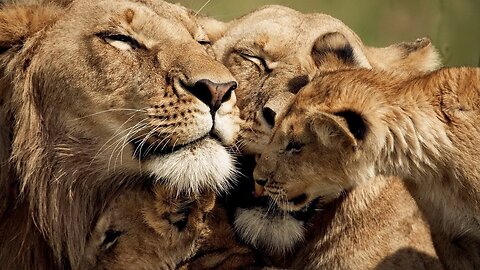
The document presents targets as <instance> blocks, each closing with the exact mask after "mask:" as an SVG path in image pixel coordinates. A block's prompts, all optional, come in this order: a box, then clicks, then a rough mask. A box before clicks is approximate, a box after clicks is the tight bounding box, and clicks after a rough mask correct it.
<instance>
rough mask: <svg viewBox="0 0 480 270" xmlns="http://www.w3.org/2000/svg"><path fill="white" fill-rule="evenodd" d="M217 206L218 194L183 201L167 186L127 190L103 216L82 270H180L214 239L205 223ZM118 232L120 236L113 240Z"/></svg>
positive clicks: (187, 198) (90, 238)
mask: <svg viewBox="0 0 480 270" xmlns="http://www.w3.org/2000/svg"><path fill="white" fill-rule="evenodd" d="M214 204H215V194H213V193H212V192H210V193H208V194H202V195H198V196H195V197H189V196H185V195H183V196H177V195H176V193H175V192H172V191H171V190H168V189H166V188H165V187H164V186H162V185H157V186H155V187H154V188H153V189H152V190H150V189H134V190H133V189H132V190H128V191H125V192H124V193H122V194H121V195H119V196H118V197H116V198H115V199H114V200H113V201H112V203H111V204H110V205H109V207H108V208H107V209H106V210H105V211H103V212H102V214H101V216H100V218H99V220H98V222H97V224H96V225H95V229H94V230H93V232H92V234H91V235H90V236H89V240H88V242H87V247H86V252H85V256H84V257H83V258H82V265H81V267H80V268H81V269H176V268H177V266H178V265H180V264H181V263H183V262H184V261H186V260H187V259H189V258H191V257H192V256H193V255H194V254H195V252H196V251H197V250H198V248H199V246H200V244H201V242H202V241H204V239H206V238H207V237H208V236H209V234H210V230H209V227H208V226H207V224H206V222H205V221H204V220H203V219H204V218H205V216H206V215H207V214H208V213H209V212H211V210H212V209H213V206H214ZM112 232H117V233H118V237H116V238H114V237H111V236H110V238H107V236H108V234H109V233H110V234H112Z"/></svg>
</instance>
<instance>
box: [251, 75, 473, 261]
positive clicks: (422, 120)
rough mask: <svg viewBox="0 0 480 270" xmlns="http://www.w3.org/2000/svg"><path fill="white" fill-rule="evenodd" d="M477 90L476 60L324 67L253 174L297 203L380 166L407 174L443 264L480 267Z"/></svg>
mask: <svg viewBox="0 0 480 270" xmlns="http://www.w3.org/2000/svg"><path fill="white" fill-rule="evenodd" d="M479 92H480V69H478V68H477V69H473V68H471V69H469V68H452V69H442V70H439V71H436V72H432V73H431V74H427V75H425V76H421V77H419V78H413V79H405V78H402V77H398V76H393V75H391V74H388V73H382V72H373V71H369V70H356V71H341V72H333V73H327V74H322V75H320V76H319V77H318V78H317V79H316V80H314V81H313V82H312V83H311V84H310V85H308V86H307V87H305V88H304V89H303V90H302V91H300V93H299V95H298V96H297V97H296V99H295V101H294V102H293V104H292V105H291V107H290V108H289V109H288V110H287V113H286V115H285V117H284V118H283V120H282V122H281V124H279V126H278V127H277V128H276V130H275V131H274V135H273V137H272V140H271V143H270V144H269V147H267V150H266V151H265V153H264V154H262V157H261V159H260V161H259V163H258V166H257V168H256V169H255V177H256V178H257V179H266V180H268V181H267V183H266V185H265V191H266V193H267V194H270V195H271V196H276V198H278V200H277V202H278V204H279V206H280V207H282V208H284V209H290V210H292V209H298V208H301V207H302V206H303V205H305V204H307V203H308V202H309V201H310V200H312V198H317V197H321V198H323V199H324V200H326V201H329V200H332V199H334V198H336V197H338V196H339V195H340V194H342V193H343V192H344V191H345V190H350V189H352V188H354V187H356V186H359V185H370V184H373V185H375V181H377V179H376V178H374V176H375V175H380V174H383V175H392V176H399V177H401V178H403V179H405V180H406V181H407V183H409V184H410V185H412V187H411V192H412V194H413V196H414V198H415V199H416V201H417V202H418V204H419V206H420V208H421V209H422V210H424V211H423V212H424V213H425V215H426V216H427V218H428V220H429V221H430V223H431V225H432V227H433V229H434V233H435V234H436V237H435V238H436V239H435V240H438V242H437V247H438V250H439V254H440V258H441V259H442V262H443V263H444V265H445V266H446V267H447V268H449V269H476V268H478V267H479V265H480V264H479V263H480V262H479V261H478V252H479V249H478V243H479V242H478V240H479V227H478V221H477V216H478V211H479V210H478V201H479V199H480V195H479V194H480V193H479V183H478V182H479V181H478V179H479V173H478V172H477V170H476V168H477V167H478V164H477V163H478V162H477V157H478V155H479V154H480V153H478V150H477V149H478V147H477V145H478V143H479V142H477V137H479V136H478V135H477V134H476V128H475V127H477V126H478V125H479V124H480V123H478V121H477V119H478V111H479V106H478V104H479V103H478V100H479ZM292 146H293V147H292ZM300 161H301V163H300ZM299 196H300V197H301V198H302V200H298V198H299ZM438 234H439V235H438Z"/></svg>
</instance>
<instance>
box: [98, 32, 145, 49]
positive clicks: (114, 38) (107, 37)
mask: <svg viewBox="0 0 480 270" xmlns="http://www.w3.org/2000/svg"><path fill="white" fill-rule="evenodd" d="M98 36H99V37H100V38H102V39H103V40H104V41H105V42H106V43H108V44H110V45H112V46H113V47H115V48H117V49H119V50H122V51H128V50H135V49H138V48H140V47H141V45H140V43H139V42H138V41H137V40H136V39H134V38H133V37H131V36H127V35H122V34H105V33H104V34H99V35H98Z"/></svg>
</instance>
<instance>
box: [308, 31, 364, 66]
mask: <svg viewBox="0 0 480 270" xmlns="http://www.w3.org/2000/svg"><path fill="white" fill-rule="evenodd" d="M355 54H356V51H355V50H354V48H353V47H352V45H351V44H350V42H349V41H348V40H347V38H346V37H345V36H344V35H343V34H341V33H339V32H330V33H327V34H324V35H322V36H320V37H319V38H317V40H315V43H314V44H313V48H312V57H313V60H314V61H315V64H316V65H317V67H318V68H319V69H320V70H324V71H330V70H337V69H340V68H347V67H366V68H368V67H367V66H364V65H362V64H361V63H360V61H358V59H357V55H355Z"/></svg>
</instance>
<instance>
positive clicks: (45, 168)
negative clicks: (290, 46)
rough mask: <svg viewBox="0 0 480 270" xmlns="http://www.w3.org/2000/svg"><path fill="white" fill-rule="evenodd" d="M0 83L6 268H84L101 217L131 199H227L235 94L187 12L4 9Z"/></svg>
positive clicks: (156, 5) (110, 5)
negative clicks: (161, 188)
mask: <svg viewBox="0 0 480 270" xmlns="http://www.w3.org/2000/svg"><path fill="white" fill-rule="evenodd" d="M52 2H54V1H52ZM0 73H1V74H0V105H1V106H0V127H1V130H0V144H1V145H0V164H1V166H2V167H1V170H0V183H1V196H0V199H2V201H1V202H0V205H1V207H0V210H1V211H2V212H1V213H0V218H1V220H0V235H1V236H0V238H1V239H2V241H1V244H0V263H1V264H2V267H4V268H7V269H59V268H61V269H64V268H72V269H78V268H80V266H81V265H80V263H81V258H82V257H83V256H84V255H85V252H86V241H87V238H88V235H89V234H90V232H91V231H92V229H93V228H94V224H95V222H96V220H97V218H98V216H99V214H100V212H101V211H102V209H104V208H105V207H106V206H108V205H109V204H110V201H111V200H113V199H114V198H115V197H116V196H118V194H121V193H122V191H124V190H125V189H127V188H130V187H135V186H144V185H150V184H152V183H157V184H162V185H165V186H166V187H170V188H171V189H172V190H175V191H176V192H177V193H178V194H183V193H185V194H190V195H194V194H197V193H200V192H204V191H207V190H210V191H214V192H221V191H224V190H226V189H228V188H229V186H231V179H232V178H233V176H234V174H235V167H234V158H233V156H232V155H231V154H230V151H229V150H228V149H227V148H226V147H225V146H227V145H229V144H231V143H232V142H233V141H234V140H235V137H236V133H237V131H238V130H239V121H240V120H239V117H238V114H239V112H238V108H236V107H235V102H236V97H235V93H234V89H235V88H236V84H237V83H236V81H235V79H234V77H233V76H232V74H231V73H230V72H229V71H228V69H227V68H226V67H225V66H223V65H222V64H221V63H219V62H218V61H217V60H215V59H214V57H213V55H212V54H211V45H210V41H209V39H208V35H207V34H206V32H205V30H204V29H203V28H202V27H201V26H200V25H199V24H198V23H197V21H196V19H195V16H194V14H193V13H192V12H191V11H189V10H187V9H185V8H183V7H180V6H178V5H174V4H170V3H166V2H163V1H158V0H155V1H153V0H146V1H145V0H142V1H136V0H114V1H111V0H110V1H93V0H82V1H80V0H79V1H73V2H72V3H68V4H65V5H63V4H62V5H61V6H60V5H55V4H54V3H37V4H35V3H31V4H27V3H26V4H22V3H13V4H3V5H2V6H1V8H0Z"/></svg>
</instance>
